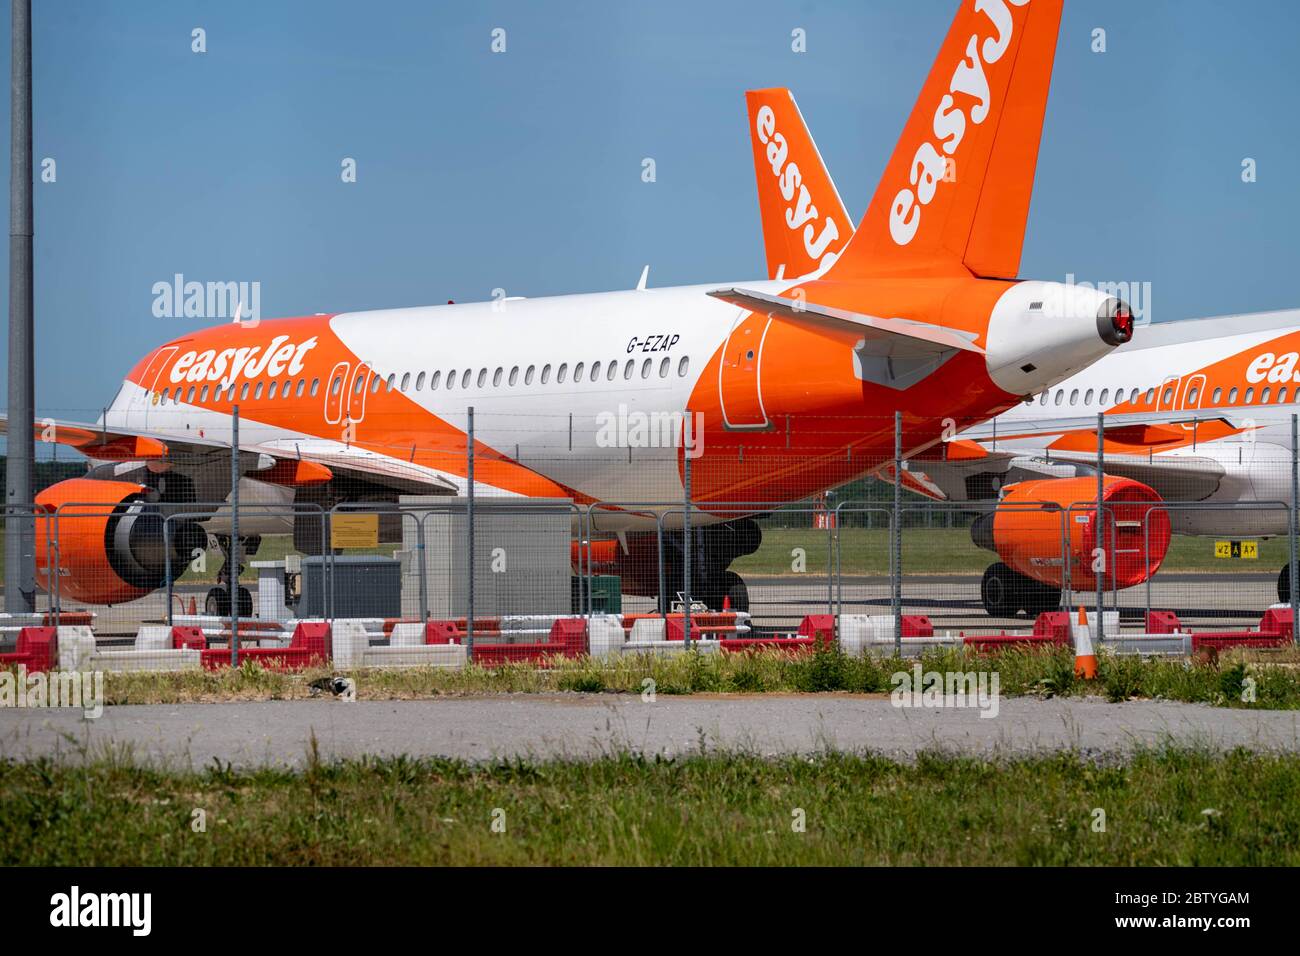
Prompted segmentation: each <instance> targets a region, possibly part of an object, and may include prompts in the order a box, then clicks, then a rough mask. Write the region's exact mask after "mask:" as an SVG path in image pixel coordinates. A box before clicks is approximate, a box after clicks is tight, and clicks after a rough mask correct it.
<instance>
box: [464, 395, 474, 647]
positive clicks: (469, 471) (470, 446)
mask: <svg viewBox="0 0 1300 956" xmlns="http://www.w3.org/2000/svg"><path fill="white" fill-rule="evenodd" d="M465 434H466V435H467V436H468V439H469V440H468V442H467V444H466V451H465V454H466V457H467V459H468V460H467V461H466V463H465V476H466V481H465V532H466V541H467V544H466V552H467V554H466V557H467V558H468V561H469V568H468V575H467V580H466V588H467V594H466V596H465V658H466V660H471V661H472V660H473V659H474V406H473V405H471V406H470V407H469V424H468V427H467V428H466V430H465Z"/></svg>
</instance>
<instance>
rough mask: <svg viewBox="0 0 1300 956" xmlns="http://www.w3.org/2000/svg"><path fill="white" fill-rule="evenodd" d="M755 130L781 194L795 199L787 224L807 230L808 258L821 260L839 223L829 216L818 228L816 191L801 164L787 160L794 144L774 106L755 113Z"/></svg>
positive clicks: (815, 260) (805, 247)
mask: <svg viewBox="0 0 1300 956" xmlns="http://www.w3.org/2000/svg"><path fill="white" fill-rule="evenodd" d="M754 132H756V133H757V134H758V141H759V142H760V143H762V144H763V145H764V146H766V147H767V162H768V164H769V165H770V166H771V167H772V175H773V176H775V177H777V185H778V186H779V187H780V189H781V198H782V199H784V200H785V201H786V202H787V203H792V204H791V205H789V206H787V207H786V210H785V224H786V227H787V228H789V229H790V230H792V231H798V230H799V229H802V230H803V248H804V252H806V253H808V258H810V259H812V260H813V261H814V262H818V263H820V262H821V257H822V256H823V255H824V254H825V253H826V250H827V249H828V248H830V245H831V243H833V242H834V241H835V240H836V239H838V238H839V237H840V229H839V226H837V225H836V224H835V220H834V219H832V218H831V217H830V216H827V217H825V221H824V223H823V225H822V227H821V232H820V233H818V232H817V219H818V212H817V207H816V206H814V205H813V201H812V195H811V194H810V193H809V192H808V187H807V186H805V185H804V183H803V173H801V172H800V171H799V164H798V163H795V162H786V160H787V159H788V158H789V156H790V147H789V145H788V144H787V143H786V139H785V136H783V135H782V134H781V133H779V132H777V129H776V114H775V113H773V112H772V107H770V106H763V107H761V108H760V109H759V111H758V113H757V114H756V115H755V117H754ZM795 190H798V191H799V196H798V199H795Z"/></svg>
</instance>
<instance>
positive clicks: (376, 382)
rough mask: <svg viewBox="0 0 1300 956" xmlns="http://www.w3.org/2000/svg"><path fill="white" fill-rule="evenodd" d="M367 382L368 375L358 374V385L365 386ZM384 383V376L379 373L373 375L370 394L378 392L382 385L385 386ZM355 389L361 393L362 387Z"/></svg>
mask: <svg viewBox="0 0 1300 956" xmlns="http://www.w3.org/2000/svg"><path fill="white" fill-rule="evenodd" d="M365 384H366V377H365V376H364V375H361V374H358V375H357V385H358V386H363V387H364V386H365ZM383 384H384V380H383V379H382V378H380V377H379V376H378V375H372V376H371V378H370V394H371V395H374V394H376V393H377V392H378V391H379V389H380V387H382V386H383ZM354 391H356V393H357V394H358V395H360V394H361V390H360V389H354Z"/></svg>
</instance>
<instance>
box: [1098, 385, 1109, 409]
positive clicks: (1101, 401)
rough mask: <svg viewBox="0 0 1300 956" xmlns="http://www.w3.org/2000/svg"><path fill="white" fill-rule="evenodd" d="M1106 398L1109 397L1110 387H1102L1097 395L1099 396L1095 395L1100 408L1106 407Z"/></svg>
mask: <svg viewBox="0 0 1300 956" xmlns="http://www.w3.org/2000/svg"><path fill="white" fill-rule="evenodd" d="M1108 398H1110V389H1108V388H1103V389H1102V390H1101V395H1099V396H1098V397H1097V404H1098V405H1100V406H1101V407H1102V408H1105V407H1106V399H1108Z"/></svg>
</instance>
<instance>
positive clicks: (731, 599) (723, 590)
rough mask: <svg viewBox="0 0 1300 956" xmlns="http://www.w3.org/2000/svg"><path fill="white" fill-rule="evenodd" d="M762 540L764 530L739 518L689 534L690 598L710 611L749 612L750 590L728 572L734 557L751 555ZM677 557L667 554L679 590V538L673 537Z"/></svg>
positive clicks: (676, 588)
mask: <svg viewBox="0 0 1300 956" xmlns="http://www.w3.org/2000/svg"><path fill="white" fill-rule="evenodd" d="M762 541H763V531H762V529H761V528H759V526H758V522H756V521H755V520H754V519H753V518H738V519H736V520H735V521H727V522H724V523H722V524H715V525H706V526H705V527H703V528H696V529H693V530H692V531H691V551H692V554H691V599H692V600H694V601H701V602H703V603H704V605H705V606H706V607H708V608H709V610H711V611H721V610H722V609H723V608H724V607H725V608H728V609H730V610H732V611H748V610H749V588H747V587H746V586H745V581H744V579H743V578H741V576H740V575H739V574H737V573H736V572H735V571H731V570H729V568H730V567H731V563H732V562H733V561H735V560H736V559H737V558H741V557H744V556H745V555H747V554H753V553H754V552H755V551H757V550H758V546H759V545H760V544H761V543H762ZM675 542H676V545H677V548H676V552H677V553H676V554H673V555H670V556H669V558H668V560H669V561H670V562H671V563H670V565H669V567H670V568H671V574H672V575H673V577H672V580H675V581H676V582H677V586H676V587H670V588H669V591H670V593H672V592H677V591H680V590H681V589H682V587H681V585H682V556H681V544H682V539H681V538H680V537H676V539H675Z"/></svg>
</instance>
